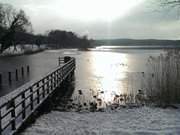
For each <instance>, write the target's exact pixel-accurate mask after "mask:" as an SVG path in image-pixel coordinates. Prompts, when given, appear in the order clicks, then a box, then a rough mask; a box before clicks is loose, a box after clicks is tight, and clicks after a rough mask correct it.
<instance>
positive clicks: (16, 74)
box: [15, 69, 18, 81]
mask: <svg viewBox="0 0 180 135" xmlns="http://www.w3.org/2000/svg"><path fill="white" fill-rule="evenodd" d="M15 76H16V81H18V70H17V69H16V73H15Z"/></svg>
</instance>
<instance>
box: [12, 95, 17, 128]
mask: <svg viewBox="0 0 180 135" xmlns="http://www.w3.org/2000/svg"><path fill="white" fill-rule="evenodd" d="M11 107H12V111H11V118H12V121H11V124H12V130H16V112H15V101H14V99H13V100H12V101H11Z"/></svg>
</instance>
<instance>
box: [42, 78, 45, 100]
mask: <svg viewBox="0 0 180 135" xmlns="http://www.w3.org/2000/svg"><path fill="white" fill-rule="evenodd" d="M44 85H45V81H44V79H43V80H42V94H43V98H44V97H45V86H44Z"/></svg>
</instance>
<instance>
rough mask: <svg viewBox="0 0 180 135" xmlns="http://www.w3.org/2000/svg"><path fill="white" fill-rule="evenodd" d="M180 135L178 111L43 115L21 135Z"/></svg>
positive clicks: (156, 109)
mask: <svg viewBox="0 0 180 135" xmlns="http://www.w3.org/2000/svg"><path fill="white" fill-rule="evenodd" d="M34 134H36V135H50V134H58V135H61V134H64V135H66V134H67V135H74V134H84V135H86V134H92V135H96V134H97V135H99V134H103V135H104V134H105V135H119V134H180V109H177V110H173V109H161V108H150V107H140V108H135V109H120V110H115V111H113V112H112V111H111V112H109V111H105V112H94V113H92V112H88V113H87V112H81V113H79V112H58V111H52V112H51V113H49V114H45V115H42V116H41V117H40V118H39V119H38V120H37V121H36V122H35V123H34V124H33V125H32V126H31V127H29V128H28V129H26V130H25V132H24V133H22V135H34Z"/></svg>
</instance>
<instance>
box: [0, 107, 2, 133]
mask: <svg viewBox="0 0 180 135" xmlns="http://www.w3.org/2000/svg"><path fill="white" fill-rule="evenodd" d="M0 135H2V117H1V109H0Z"/></svg>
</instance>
